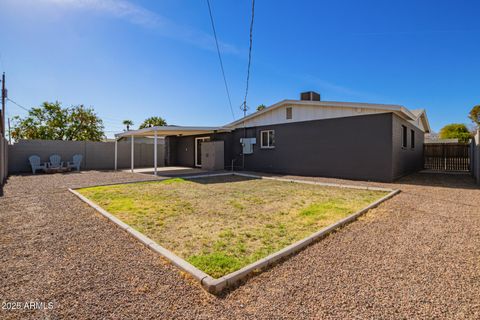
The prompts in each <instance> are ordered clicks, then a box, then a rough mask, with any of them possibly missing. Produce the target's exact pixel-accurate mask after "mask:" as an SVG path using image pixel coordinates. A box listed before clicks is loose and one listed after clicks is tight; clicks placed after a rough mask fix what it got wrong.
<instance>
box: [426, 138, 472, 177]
mask: <svg viewBox="0 0 480 320" xmlns="http://www.w3.org/2000/svg"><path fill="white" fill-rule="evenodd" d="M470 148H471V147H470V144H469V143H425V144H424V145H423V155H424V159H425V160H424V167H425V169H430V170H435V171H451V172H455V171H457V172H458V171H463V172H468V171H470V162H471V161H470V156H471V150H470Z"/></svg>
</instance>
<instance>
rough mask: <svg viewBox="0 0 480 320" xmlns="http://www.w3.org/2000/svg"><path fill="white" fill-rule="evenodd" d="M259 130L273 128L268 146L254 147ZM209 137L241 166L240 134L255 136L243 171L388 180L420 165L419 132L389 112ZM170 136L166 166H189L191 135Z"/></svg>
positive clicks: (227, 161)
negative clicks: (404, 134) (405, 136)
mask: <svg viewBox="0 0 480 320" xmlns="http://www.w3.org/2000/svg"><path fill="white" fill-rule="evenodd" d="M402 124H405V125H406V126H407V128H408V130H410V129H415V130H416V148H415V149H414V150H410V149H408V150H402V149H401V138H402V137H401V125H402ZM262 130H275V148H274V149H262V148H261V147H260V132H261V131H262ZM408 133H409V135H410V131H408ZM202 136H206V135H202ZM209 136H210V138H211V139H212V140H223V141H224V142H225V168H228V169H229V168H230V167H231V161H232V160H234V166H235V167H236V168H241V167H242V162H243V159H242V158H243V157H242V155H241V152H242V150H241V145H240V139H241V138H243V137H244V136H246V137H248V138H253V137H255V138H256V139H257V144H256V145H254V151H253V154H250V155H245V169H246V170H251V171H261V172H272V173H283V174H294V175H305V176H322V177H335V178H346V179H354V180H374V181H393V180H394V179H396V178H398V177H400V176H402V175H404V174H407V173H410V172H414V171H417V170H420V169H421V168H422V166H423V132H422V131H420V130H419V129H416V128H415V127H414V126H412V125H410V124H409V123H408V122H406V121H404V120H402V119H401V118H400V117H398V116H396V115H394V114H393V113H382V114H374V115H364V116H354V117H345V118H335V119H325V120H314V121H305V122H293V123H287V124H278V125H269V126H260V127H250V128H246V129H245V130H244V129H237V130H234V131H233V132H230V133H217V134H212V135H209ZM172 140H173V141H174V142H173V143H174V144H176V149H177V150H176V152H175V154H176V159H175V161H173V162H172V164H173V165H180V166H194V160H195V156H194V154H195V137H194V136H188V137H172ZM408 142H409V143H410V140H409V141H408ZM172 151H173V150H172ZM172 160H173V157H172Z"/></svg>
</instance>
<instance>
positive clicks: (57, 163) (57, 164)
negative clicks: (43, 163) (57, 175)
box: [48, 154, 63, 169]
mask: <svg viewBox="0 0 480 320" xmlns="http://www.w3.org/2000/svg"><path fill="white" fill-rule="evenodd" d="M61 167H63V161H62V157H60V156H59V155H58V154H52V155H51V156H50V162H49V163H48V168H52V169H59V168H61Z"/></svg>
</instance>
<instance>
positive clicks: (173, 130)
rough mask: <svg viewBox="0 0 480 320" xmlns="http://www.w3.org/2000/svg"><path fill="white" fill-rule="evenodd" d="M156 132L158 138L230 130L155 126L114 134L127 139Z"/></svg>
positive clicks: (222, 128)
mask: <svg viewBox="0 0 480 320" xmlns="http://www.w3.org/2000/svg"><path fill="white" fill-rule="evenodd" d="M155 131H156V132H157V134H158V135H159V136H169V135H172V136H174V135H184V136H188V135H196V134H208V133H213V132H214V131H217V132H229V131H231V129H230V128H225V127H188V126H186V127H184V126H156V127H149V128H143V129H139V130H130V131H125V132H121V133H117V134H115V137H117V138H121V137H129V136H132V135H134V136H140V137H147V136H153V134H154V132H155Z"/></svg>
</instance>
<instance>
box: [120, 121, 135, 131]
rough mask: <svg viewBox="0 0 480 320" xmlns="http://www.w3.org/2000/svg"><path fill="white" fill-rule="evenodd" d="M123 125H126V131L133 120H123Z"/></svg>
mask: <svg viewBox="0 0 480 320" xmlns="http://www.w3.org/2000/svg"><path fill="white" fill-rule="evenodd" d="M122 123H123V125H124V126H126V127H127V131H129V130H130V126H133V121H132V120H123V122H122Z"/></svg>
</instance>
